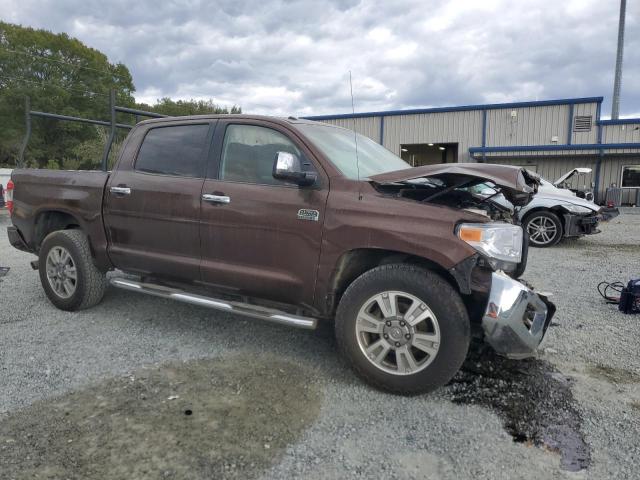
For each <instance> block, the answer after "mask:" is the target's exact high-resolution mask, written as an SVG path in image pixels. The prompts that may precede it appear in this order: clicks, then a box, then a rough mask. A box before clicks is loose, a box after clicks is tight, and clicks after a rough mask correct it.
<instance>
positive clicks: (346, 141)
mask: <svg viewBox="0 0 640 480" xmlns="http://www.w3.org/2000/svg"><path fill="white" fill-rule="evenodd" d="M297 127H298V128H299V129H300V130H301V131H302V133H304V134H305V135H306V136H307V137H309V139H310V140H311V141H312V142H313V143H314V144H315V145H316V146H317V147H318V148H319V149H320V150H321V151H322V153H324V154H325V155H326V156H327V158H328V159H329V160H330V161H331V163H333V164H334V165H335V166H336V168H337V169H338V170H340V172H341V173H342V174H343V175H344V176H345V177H347V178H350V179H352V180H357V179H358V169H359V170H360V172H359V177H360V178H361V179H362V178H366V177H369V176H372V175H377V174H379V173H385V172H392V171H395V170H404V169H407V168H411V165H409V164H408V163H407V162H405V161H404V160H402V159H401V158H400V157H398V156H397V155H395V154H393V153H391V152H390V151H389V150H387V149H386V148H384V147H383V146H382V145H379V144H377V143H376V142H374V141H373V140H371V139H370V138H368V137H365V136H364V135H360V134H354V133H353V131H351V130H347V129H345V128H340V127H333V126H330V125H314V124H299V125H297ZM355 137H357V139H358V162H357V164H356V142H355Z"/></svg>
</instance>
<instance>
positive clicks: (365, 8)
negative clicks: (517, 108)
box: [0, 0, 640, 117]
mask: <svg viewBox="0 0 640 480" xmlns="http://www.w3.org/2000/svg"><path fill="white" fill-rule="evenodd" d="M107 4H108V5H109V6H108V7H107V6H106V5H107ZM619 4H620V2H619V1H618V0H572V1H568V0H536V1H523V0H517V1H516V0H510V1H499V0H468V1H465V0H460V1H444V0H442V1H436V0H422V1H413V0H405V1H401V0H393V1H378V2H374V1H367V0H362V1H358V0H317V1H315V0H299V1H283V0H249V1H242V0H222V1H217V2H214V1H210V2H206V1H197V0H189V1H181V2H167V1H159V0H117V1H109V2H107V1H104V0H83V1H75V0H56V1H50V2H44V1H35V0H0V16H1V18H2V19H3V20H5V21H10V22H13V23H19V24H22V25H28V26H32V27H38V28H46V29H48V30H52V31H53V32H67V33H68V34H69V35H72V36H75V37H77V38H79V39H80V40H82V41H83V42H84V43H85V44H87V45H89V46H91V47H94V48H97V49H99V50H101V51H102V52H104V53H106V54H107V55H108V57H109V59H110V60H111V61H112V62H116V61H121V62H123V63H125V64H126V65H127V66H128V67H129V69H130V70H131V73H132V75H133V80H134V83H135V86H136V89H137V92H136V98H137V99H138V100H142V101H145V102H153V101H154V100H155V99H156V98H159V97H162V96H170V97H172V98H212V99H214V101H216V102H217V103H220V104H224V105H232V104H237V105H240V106H242V108H243V111H244V112H245V113H265V114H295V115H303V114H306V115H311V114H323V113H344V112H349V111H351V100H350V97H349V83H348V78H349V77H348V71H349V70H351V71H352V75H353V90H354V96H355V108H356V111H360V112H364V111H372V110H385V109H404V108H412V107H427V106H449V105H464V104H477V103H487V102H491V103H494V102H509V101H526V100H536V99H539V100H542V99H555V98H567V97H582V96H604V97H605V103H604V108H603V117H604V116H608V115H609V113H610V111H611V93H612V88H613V69H614V64H615V53H616V41H617V27H618V9H619ZM639 26H640V1H637V0H631V1H629V2H628V7H627V28H626V39H625V40H626V41H625V52H624V53H625V62H624V75H623V81H622V98H621V114H622V115H623V116H640V28H638V27H639Z"/></svg>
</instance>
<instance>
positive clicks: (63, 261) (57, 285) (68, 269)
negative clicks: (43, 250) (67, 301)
mask: <svg viewBox="0 0 640 480" xmlns="http://www.w3.org/2000/svg"><path fill="white" fill-rule="evenodd" d="M46 272H47V280H48V281H49V285H50V286H51V288H52V289H53V291H54V292H55V293H56V295H58V296H59V297H60V298H69V297H71V296H72V295H73V294H74V293H75V291H76V287H77V284H78V274H77V270H76V265H75V263H74V261H73V258H72V257H71V254H70V253H69V251H68V250H67V249H66V248H64V247H60V246H56V247H53V248H52V249H51V250H50V251H49V253H48V254H47V261H46Z"/></svg>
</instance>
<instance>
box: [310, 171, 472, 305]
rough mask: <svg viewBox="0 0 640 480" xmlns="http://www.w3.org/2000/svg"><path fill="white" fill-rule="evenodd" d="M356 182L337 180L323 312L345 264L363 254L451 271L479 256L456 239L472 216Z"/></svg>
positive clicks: (320, 289)
mask: <svg viewBox="0 0 640 480" xmlns="http://www.w3.org/2000/svg"><path fill="white" fill-rule="evenodd" d="M354 185H356V182H354V181H349V180H345V179H337V178H336V179H332V183H331V192H330V194H329V200H328V202H327V209H326V211H327V214H326V219H325V223H324V233H323V238H322V253H321V256H320V264H319V266H318V280H317V284H316V295H315V307H316V308H317V309H318V310H320V311H323V310H324V308H325V307H326V300H327V295H330V294H331V293H333V292H332V290H331V282H332V278H333V277H334V275H336V273H337V272H336V268H337V267H338V266H339V259H340V258H341V256H342V255H344V254H345V253H348V252H349V251H352V250H357V249H376V250H387V251H391V252H398V253H401V254H406V255H411V256H415V257H420V258H423V259H426V260H429V261H431V262H433V263H434V264H436V265H438V266H440V267H441V268H443V269H446V270H448V269H450V268H452V267H453V266H455V265H457V264H458V263H460V262H461V261H463V260H464V259H465V258H468V257H470V256H471V255H473V254H474V253H475V250H474V249H473V248H472V247H471V246H469V245H467V244H466V243H464V242H462V241H459V240H458V239H457V238H456V237H455V234H454V230H455V226H456V223H457V222H459V221H465V220H466V221H471V222H473V221H478V218H479V217H478V216H477V215H475V214H472V213H467V212H462V211H459V210H452V209H450V208H446V207H441V206H437V205H430V204H424V203H419V202H415V201H412V200H403V199H394V198H389V197H388V196H385V195H382V194H380V193H378V192H377V191H376V190H375V189H374V188H373V187H371V185H369V184H367V183H363V184H362V190H361V194H362V200H359V195H360V194H359V193H358V190H357V188H354Z"/></svg>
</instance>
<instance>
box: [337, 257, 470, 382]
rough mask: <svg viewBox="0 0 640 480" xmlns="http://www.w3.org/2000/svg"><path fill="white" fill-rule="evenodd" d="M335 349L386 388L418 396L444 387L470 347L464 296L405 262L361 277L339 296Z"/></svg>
mask: <svg viewBox="0 0 640 480" xmlns="http://www.w3.org/2000/svg"><path fill="white" fill-rule="evenodd" d="M335 332H336V339H337V343H338V347H339V349H340V351H341V353H342V355H343V356H344V358H345V359H346V361H347V362H348V363H349V364H350V365H351V366H352V367H353V369H354V370H355V372H356V373H357V374H358V375H359V376H360V377H361V378H363V379H364V380H365V381H366V382H368V383H369V384H371V385H373V386H374V387H377V388H379V389H382V390H387V391H390V392H393V393H399V394H406V395H411V394H418V393H425V392H429V391H432V390H434V389H436V388H438V387H440V386H442V385H444V384H446V383H447V382H448V381H449V380H450V379H451V378H452V377H453V376H454V375H455V373H456V372H457V371H458V369H459V368H460V366H461V365H462V362H463V361H464V359H465V356H466V354H467V350H468V348H469V339H470V328H469V318H468V315H467V311H466V309H465V306H464V304H463V302H462V299H461V298H460V295H459V294H458V292H456V290H454V288H453V287H452V286H451V285H450V284H449V283H448V282H446V281H445V280H444V279H443V278H441V277H440V276H438V275H437V274H435V273H433V272H430V271H428V270H425V269H423V268H419V267H416V266H413V265H407V264H394V265H383V266H380V267H377V268H374V269H373V270H370V271H368V272H366V273H364V274H363V275H361V276H360V277H358V278H357V279H356V280H355V281H354V282H353V283H352V284H351V285H350V286H349V288H348V289H347V291H346V292H345V293H344V295H343V296H342V299H341V300H340V304H339V306H338V311H337V314H336V325H335Z"/></svg>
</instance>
